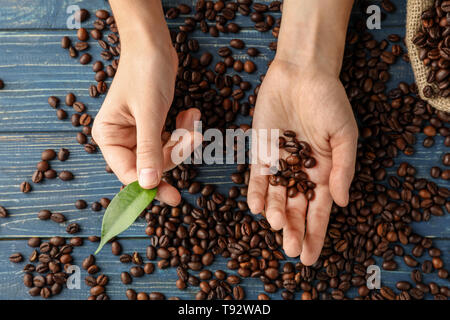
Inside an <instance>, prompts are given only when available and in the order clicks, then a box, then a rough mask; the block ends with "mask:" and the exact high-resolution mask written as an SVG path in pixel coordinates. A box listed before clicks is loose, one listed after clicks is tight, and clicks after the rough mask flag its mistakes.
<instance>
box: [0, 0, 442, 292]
mask: <svg viewBox="0 0 450 320" xmlns="http://www.w3.org/2000/svg"><path fill="white" fill-rule="evenodd" d="M163 2H164V6H165V7H170V6H172V5H174V4H176V3H179V2H184V3H191V2H195V1H194V0H184V1H176V0H165V1H163ZM262 2H270V1H262ZM377 2H378V3H379V1H375V3H377ZM394 2H395V4H396V5H397V12H396V13H395V14H394V15H389V16H388V18H387V19H386V20H385V21H384V22H383V24H382V29H381V30H376V31H373V33H374V34H375V36H376V38H377V39H384V38H386V37H387V35H388V34H391V33H398V34H400V35H404V33H405V28H404V25H405V15H406V8H405V4H404V3H405V1H404V0H395V1H394ZM73 4H78V5H79V6H80V7H82V8H87V9H90V10H96V9H100V8H107V7H108V4H107V2H106V1H103V0H90V1H81V0H70V1H68V0H22V1H15V0H0V79H3V80H4V82H5V88H4V89H3V90H0V206H3V207H5V208H7V210H8V211H9V217H7V218H5V219H0V299H30V298H31V297H30V296H29V295H28V293H27V289H26V288H25V287H24V286H23V284H22V275H23V273H22V268H23V266H24V265H25V262H23V263H21V264H18V265H17V264H13V263H10V262H9V260H8V257H9V255H10V254H11V253H13V252H17V251H19V252H22V253H23V254H24V256H25V257H28V255H29V254H30V253H31V251H32V250H31V248H29V247H28V246H27V245H26V241H27V238H29V237H30V236H40V237H43V238H48V237H51V236H55V235H60V236H64V237H67V236H68V234H67V233H66V231H65V228H66V225H67V223H62V224H56V223H54V222H52V221H41V220H38V219H37V212H38V211H39V210H41V209H50V210H52V211H54V212H61V213H63V214H64V215H65V216H66V217H67V218H68V220H69V222H77V223H79V224H80V225H81V228H82V230H81V233H80V234H77V235H80V236H83V237H87V236H89V235H99V234H100V226H101V218H102V215H103V212H100V213H98V212H92V211H91V210H90V209H89V208H88V209H85V210H82V211H80V210H77V209H76V208H75V206H74V202H75V200H77V199H85V200H86V201H88V203H89V204H90V203H92V202H93V201H97V200H99V199H100V198H102V197H109V198H112V197H113V196H114V194H115V193H116V192H117V191H118V190H119V187H120V183H119V182H118V180H117V179H116V178H115V177H114V175H111V174H108V173H106V172H105V170H104V167H105V162H104V160H103V158H102V156H101V154H100V153H98V154H94V155H89V154H87V153H85V152H84V151H83V149H82V146H80V145H79V144H78V143H77V142H76V140H75V133H76V132H77V131H78V129H77V128H74V127H73V126H72V125H71V123H70V120H69V119H70V115H71V114H72V113H71V112H72V111H69V110H68V109H69V108H67V107H65V106H64V107H63V108H64V109H65V110H66V111H68V113H69V119H68V120H65V121H60V120H58V119H57V118H56V115H55V110H53V109H52V108H50V107H49V105H48V104H47V98H48V97H49V96H50V95H55V96H58V97H60V98H62V99H64V96H65V95H66V93H68V92H74V93H75V95H76V96H77V98H78V99H79V100H81V101H82V102H84V103H85V104H86V106H87V108H88V112H89V113H90V114H91V115H93V116H94V115H95V114H96V112H97V111H98V109H99V108H100V106H101V103H102V100H103V98H98V99H94V98H90V97H89V94H88V87H89V85H90V84H92V83H94V79H93V72H92V70H91V66H90V65H87V66H82V65H80V64H79V63H77V62H76V61H75V60H72V59H71V58H70V57H69V56H68V54H67V52H66V51H65V50H63V49H61V47H60V40H61V37H62V36H64V35H67V36H70V37H72V38H73V37H74V36H75V31H74V30H68V29H67V28H66V19H67V13H66V8H67V7H68V6H69V5H73ZM359 15H360V13H359V12H358V10H357V9H355V11H354V12H353V14H352V16H353V17H358V16H359ZM276 16H278V15H276ZM93 20H94V19H93V18H92V15H91V18H90V19H89V20H88V21H87V22H85V23H84V25H83V26H85V27H86V28H89V29H90V28H92V22H93ZM182 21H183V17H180V18H178V19H177V20H174V21H170V22H169V26H170V27H171V28H174V27H176V26H177V25H179V24H180V23H182ZM236 21H237V22H238V23H239V24H241V25H242V26H243V27H244V28H243V29H242V31H241V32H240V34H239V35H238V37H240V38H241V39H243V40H245V42H246V44H247V46H248V47H250V46H254V47H257V48H258V49H260V51H261V53H262V54H261V55H260V56H259V57H258V58H257V59H256V60H257V65H258V71H257V72H256V74H254V75H252V76H249V75H246V74H244V75H243V78H244V79H247V80H250V81H252V82H253V83H257V81H256V79H257V78H258V77H259V75H260V74H262V73H264V72H265V70H266V65H267V62H268V61H269V60H270V59H271V58H272V57H273V52H271V51H270V50H269V49H268V48H267V45H268V43H270V42H271V41H273V38H272V36H271V34H270V32H269V33H265V34H261V33H259V32H256V31H254V30H252V28H250V26H251V24H252V23H251V22H250V20H249V19H248V18H244V17H241V16H238V17H237V18H236ZM193 37H194V38H195V39H197V40H198V41H199V43H200V45H201V49H202V51H203V50H208V51H210V52H212V53H215V52H216V51H217V47H219V46H224V45H227V44H228V43H229V40H230V39H231V38H234V37H235V36H232V35H223V36H221V37H220V38H212V37H210V36H208V35H204V34H202V33H200V32H199V31H197V32H195V33H194V35H193ZM90 44H91V45H92V46H91V49H90V52H91V53H92V54H93V55H94V59H95V57H97V59H99V53H100V49H99V47H98V46H97V44H96V43H95V40H94V41H92V40H90ZM234 54H235V57H241V58H245V55H244V54H243V52H242V51H241V52H236V50H235V52H234ZM215 59H217V57H215ZM391 69H392V75H393V76H392V79H391V81H390V82H389V86H390V87H393V86H396V85H397V84H398V83H399V82H400V81H406V82H409V83H411V82H412V81H413V75H412V71H411V68H410V66H409V65H408V64H406V63H405V62H403V61H401V62H399V63H397V64H396V65H395V66H393V67H392V68H391ZM239 120H240V121H247V122H248V119H239ZM422 141H423V136H419V139H418V142H417V144H416V149H417V152H416V154H415V155H414V156H412V157H409V158H408V159H406V157H405V156H399V157H398V158H397V159H396V164H397V165H398V164H399V163H401V162H402V161H404V160H408V161H409V162H411V163H412V164H413V165H414V166H416V168H418V175H419V176H421V177H426V176H428V172H429V170H430V168H431V167H432V166H435V165H440V164H441V157H442V155H443V154H444V153H445V152H448V150H445V149H444V146H443V144H442V137H439V138H438V139H436V144H435V146H434V147H433V148H431V149H424V148H423V147H422ZM61 147H66V148H68V149H69V150H70V151H71V155H70V158H69V160H68V161H66V162H64V163H63V162H59V161H54V162H52V167H54V169H56V170H57V171H60V170H62V169H67V170H70V171H72V172H73V173H74V175H75V179H74V180H73V181H70V182H61V181H60V180H58V179H56V180H53V181H51V180H48V181H45V182H44V183H42V184H38V185H36V184H35V185H33V191H32V192H31V193H29V194H23V193H21V192H20V190H19V185H20V183H21V182H22V181H25V180H28V181H30V180H31V175H32V174H33V172H34V168H35V164H36V163H37V162H38V161H39V160H40V154H41V152H42V151H43V150H45V149H48V148H53V149H55V150H58V149H59V148H61ZM395 168H396V167H395ZM395 168H393V169H391V170H389V172H390V173H392V172H393V170H395ZM233 170H234V166H204V167H202V168H200V176H199V181H202V182H205V183H212V184H214V185H216V187H217V188H218V190H219V191H225V190H228V188H229V187H230V186H231V182H230V180H229V174H230V173H232V172H233ZM436 182H437V183H438V184H439V185H441V186H445V187H447V188H449V187H450V184H449V183H445V181H443V180H436ZM183 196H185V197H186V198H187V199H188V200H190V201H192V199H193V198H192V197H189V195H187V194H186V193H183ZM144 228H145V222H144V221H143V220H138V221H137V222H136V223H135V224H134V225H133V226H132V227H131V228H130V229H129V230H127V231H126V232H124V233H123V234H122V235H121V236H120V242H121V244H122V246H123V249H124V252H127V253H132V252H133V251H138V252H140V253H142V254H144V252H145V248H146V246H147V245H148V244H149V242H150V240H149V238H148V237H147V236H146V235H145V233H144ZM413 228H414V231H415V232H417V233H419V234H421V235H423V236H428V237H430V238H433V240H434V243H435V245H436V246H437V247H439V248H440V249H441V250H442V252H443V259H444V261H445V263H446V267H447V268H449V266H450V258H449V256H450V252H449V251H450V250H449V249H450V233H449V231H450V216H449V215H448V214H446V215H445V216H443V217H434V216H432V218H431V219H430V221H429V222H426V223H425V222H423V223H414V224H413ZM96 245H97V244H94V243H90V242H88V241H85V245H84V246H82V247H79V248H76V249H75V250H74V254H73V255H74V258H75V261H74V263H75V264H81V261H82V259H83V258H84V257H86V256H87V255H88V254H90V253H92V252H93V251H94V249H95V248H96ZM407 248H408V249H409V250H410V249H411V247H409V246H407ZM396 260H397V262H399V264H400V268H399V270H398V271H395V272H387V271H382V282H383V283H384V284H386V285H389V286H391V287H393V286H394V283H395V281H398V280H409V279H410V276H409V273H410V271H411V269H410V268H409V267H406V266H405V265H404V263H403V262H401V261H400V260H399V259H398V258H396ZM419 260H420V261H422V260H423V258H421V259H419ZM97 261H98V265H99V266H100V267H101V271H102V272H103V273H105V274H107V275H108V276H109V277H110V279H111V280H110V284H109V285H108V286H107V293H108V295H109V296H110V297H111V298H112V299H124V298H125V290H126V288H127V287H131V288H133V289H135V290H136V291H146V292H151V291H160V292H163V293H165V294H166V296H167V297H170V296H178V297H180V298H183V299H189V298H191V299H192V298H193V297H194V294H195V292H196V290H195V288H194V289H192V288H188V289H187V290H185V291H179V290H178V289H176V287H175V280H176V279H177V277H176V272H175V270H174V269H167V270H163V271H161V270H157V271H156V272H155V273H154V274H152V275H148V276H144V277H142V278H140V279H135V280H134V281H133V284H131V285H128V286H125V285H123V284H122V283H121V282H120V273H121V272H122V271H127V270H128V268H129V266H128V265H123V264H121V263H120V262H119V261H118V258H117V257H115V256H113V255H112V254H111V251H110V248H109V247H108V246H106V248H105V249H104V250H103V251H102V252H101V253H100V254H99V255H98V256H97ZM294 261H295V260H294ZM225 262H226V261H225V260H224V259H216V262H215V264H214V265H213V268H221V269H224V270H225V269H226V268H225ZM84 276H85V273H84V271H83V279H84ZM425 280H426V282H428V281H436V282H437V283H439V284H442V285H448V281H447V280H441V279H438V278H437V276H436V275H435V274H433V275H426V276H425ZM244 287H245V290H246V294H247V297H248V298H256V296H257V294H258V293H260V292H262V290H263V286H262V283H261V282H260V281H259V280H256V279H246V280H245V281H244ZM88 295H89V290H88V287H87V286H86V285H85V284H84V282H82V287H81V289H80V290H75V289H74V290H67V289H64V290H63V292H62V294H60V295H59V296H57V297H56V298H58V299H85V298H87V297H88ZM271 296H272V297H273V298H279V297H280V295H279V293H278V294H273V295H271ZM298 297H299V294H297V295H296V298H298ZM38 299H40V297H39V298H38Z"/></svg>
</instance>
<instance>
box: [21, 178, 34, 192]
mask: <svg viewBox="0 0 450 320" xmlns="http://www.w3.org/2000/svg"><path fill="white" fill-rule="evenodd" d="M20 191H21V192H23V193H28V192H30V191H31V185H30V184H29V183H28V182H27V181H24V182H22V183H21V184H20Z"/></svg>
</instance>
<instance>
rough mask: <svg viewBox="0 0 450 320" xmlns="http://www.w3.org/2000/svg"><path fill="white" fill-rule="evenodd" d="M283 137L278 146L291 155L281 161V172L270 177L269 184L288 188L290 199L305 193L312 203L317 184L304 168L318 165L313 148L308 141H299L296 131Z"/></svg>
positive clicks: (286, 132) (288, 132)
mask: <svg viewBox="0 0 450 320" xmlns="http://www.w3.org/2000/svg"><path fill="white" fill-rule="evenodd" d="M283 135H284V137H280V139H279V143H278V146H279V148H280V150H284V151H286V152H288V153H289V154H290V155H289V156H288V157H287V158H286V159H280V161H279V166H280V170H279V172H278V173H277V174H275V175H271V176H270V177H269V183H270V184H271V185H273V186H279V185H281V186H284V187H286V188H287V195H288V197H289V198H294V197H295V196H297V195H298V193H303V194H305V197H306V199H307V200H308V201H312V200H313V199H314V196H315V193H314V188H315V187H316V184H315V183H314V182H312V181H309V180H308V174H307V173H306V172H305V171H303V170H302V168H305V169H310V168H313V167H314V166H315V165H316V159H315V158H314V157H313V156H312V149H311V146H310V145H309V144H308V143H307V142H306V141H298V140H297V139H296V133H295V132H294V131H291V130H286V131H284V132H283Z"/></svg>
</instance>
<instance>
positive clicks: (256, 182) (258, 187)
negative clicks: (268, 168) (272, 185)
mask: <svg viewBox="0 0 450 320" xmlns="http://www.w3.org/2000/svg"><path fill="white" fill-rule="evenodd" d="M261 169H262V166H261V165H260V164H252V166H251V170H250V181H249V185H248V194H247V203H248V206H249V208H250V211H251V212H252V213H254V214H258V213H260V212H261V211H263V210H264V202H265V198H266V193H267V186H268V184H269V182H268V176H267V175H263V174H262V171H261Z"/></svg>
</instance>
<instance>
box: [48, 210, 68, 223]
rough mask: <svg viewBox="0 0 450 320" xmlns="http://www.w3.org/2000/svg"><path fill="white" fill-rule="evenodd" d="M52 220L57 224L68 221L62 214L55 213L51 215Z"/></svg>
mask: <svg viewBox="0 0 450 320" xmlns="http://www.w3.org/2000/svg"><path fill="white" fill-rule="evenodd" d="M50 219H51V220H52V221H54V222H56V223H63V222H64V221H66V217H65V216H64V215H63V214H62V213H58V212H54V213H52V214H51V216H50Z"/></svg>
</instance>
